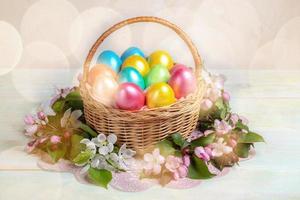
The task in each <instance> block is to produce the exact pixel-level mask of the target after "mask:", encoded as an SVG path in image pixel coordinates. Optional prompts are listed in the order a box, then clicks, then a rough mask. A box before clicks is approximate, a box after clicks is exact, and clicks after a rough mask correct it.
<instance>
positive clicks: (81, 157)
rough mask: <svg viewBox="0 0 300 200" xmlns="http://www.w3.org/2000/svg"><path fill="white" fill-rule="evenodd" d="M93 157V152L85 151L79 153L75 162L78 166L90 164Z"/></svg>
mask: <svg viewBox="0 0 300 200" xmlns="http://www.w3.org/2000/svg"><path fill="white" fill-rule="evenodd" d="M92 155H93V153H92V151H91V150H89V149H86V150H85V151H82V152H81V153H79V154H78V155H77V156H76V157H75V158H74V159H73V162H74V163H76V164H79V165H81V164H85V163H87V162H88V160H89V159H90V158H91V156H92Z"/></svg>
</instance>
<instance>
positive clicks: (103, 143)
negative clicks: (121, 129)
mask: <svg viewBox="0 0 300 200" xmlns="http://www.w3.org/2000/svg"><path fill="white" fill-rule="evenodd" d="M92 141H93V142H94V143H95V144H96V146H97V147H99V150H98V152H99V154H101V155H104V156H105V155H107V154H109V153H111V152H112V151H113V150H114V144H115V143H116V142H117V136H116V135H115V134H110V135H109V136H107V137H106V136H105V135H104V134H103V133H101V134H99V135H98V136H97V138H93V139H92Z"/></svg>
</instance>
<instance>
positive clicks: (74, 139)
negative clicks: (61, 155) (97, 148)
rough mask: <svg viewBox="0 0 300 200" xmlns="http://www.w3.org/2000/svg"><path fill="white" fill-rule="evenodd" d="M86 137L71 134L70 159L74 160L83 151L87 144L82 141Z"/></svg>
mask: <svg viewBox="0 0 300 200" xmlns="http://www.w3.org/2000/svg"><path fill="white" fill-rule="evenodd" d="M82 139H84V137H82V136H81V135H77V134H73V135H72V136H71V148H70V158H69V159H70V160H73V159H74V158H75V157H76V156H77V155H78V154H79V153H80V152H81V151H83V150H84V149H85V145H84V144H82V143H80V141H81V140H82Z"/></svg>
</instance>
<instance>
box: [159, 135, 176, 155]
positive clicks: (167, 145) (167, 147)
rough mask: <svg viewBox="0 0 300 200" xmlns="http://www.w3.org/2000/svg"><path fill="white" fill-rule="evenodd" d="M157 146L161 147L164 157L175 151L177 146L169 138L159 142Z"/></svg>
mask: <svg viewBox="0 0 300 200" xmlns="http://www.w3.org/2000/svg"><path fill="white" fill-rule="evenodd" d="M156 146H157V147H158V148H159V151H160V154H161V155H163V156H164V157H167V156H168V155H173V154H174V153H175V148H174V147H173V144H172V142H171V141H169V140H167V139H164V140H162V141H160V142H158V143H157V144H156Z"/></svg>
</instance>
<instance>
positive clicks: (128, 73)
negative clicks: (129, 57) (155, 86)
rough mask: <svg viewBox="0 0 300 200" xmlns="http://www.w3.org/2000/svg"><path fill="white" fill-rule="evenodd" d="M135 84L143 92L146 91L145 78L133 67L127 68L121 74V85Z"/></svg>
mask: <svg viewBox="0 0 300 200" xmlns="http://www.w3.org/2000/svg"><path fill="white" fill-rule="evenodd" d="M127 82H130V83H134V84H136V85H137V86H139V87H140V88H141V89H142V90H144V89H145V82H144V79H143V76H142V75H141V74H140V72H139V71H138V70H136V69H135V68H133V67H125V68H124V69H122V70H121V72H120V73H119V83H127Z"/></svg>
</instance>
